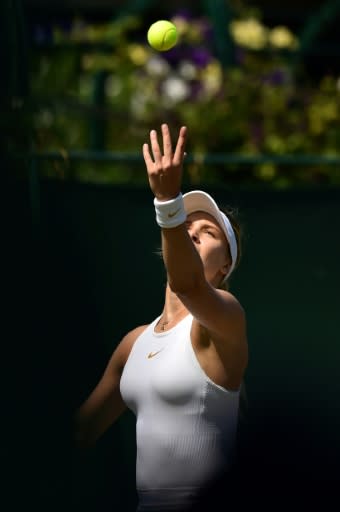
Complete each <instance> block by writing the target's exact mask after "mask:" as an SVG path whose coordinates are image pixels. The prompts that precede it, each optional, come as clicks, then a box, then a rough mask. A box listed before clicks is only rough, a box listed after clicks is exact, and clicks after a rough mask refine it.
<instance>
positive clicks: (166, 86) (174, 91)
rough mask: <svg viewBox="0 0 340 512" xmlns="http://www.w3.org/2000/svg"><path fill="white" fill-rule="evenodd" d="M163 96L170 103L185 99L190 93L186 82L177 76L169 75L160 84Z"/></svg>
mask: <svg viewBox="0 0 340 512" xmlns="http://www.w3.org/2000/svg"><path fill="white" fill-rule="evenodd" d="M162 93H163V97H164V99H165V100H166V101H167V102H170V103H172V104H176V103H179V102H180V101H183V100H185V99H186V98H187V97H188V96H189V94H190V88H189V86H188V84H187V83H186V82H185V81H184V80H182V78H180V77H178V76H170V77H169V78H167V79H166V80H165V81H164V82H163V84H162Z"/></svg>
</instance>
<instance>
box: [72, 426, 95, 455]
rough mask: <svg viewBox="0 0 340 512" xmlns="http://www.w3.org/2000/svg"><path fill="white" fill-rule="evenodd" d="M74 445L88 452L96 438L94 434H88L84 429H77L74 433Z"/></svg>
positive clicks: (78, 449) (79, 449) (80, 450)
mask: <svg viewBox="0 0 340 512" xmlns="http://www.w3.org/2000/svg"><path fill="white" fill-rule="evenodd" d="M73 442H74V447H75V448H76V450H77V451H79V452H86V451H88V450H90V449H91V448H93V447H94V446H95V444H96V440H95V439H94V437H93V436H90V435H88V434H87V433H86V432H84V431H80V430H76V431H75V432H74V435H73Z"/></svg>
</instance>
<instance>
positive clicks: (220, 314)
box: [178, 281, 248, 369]
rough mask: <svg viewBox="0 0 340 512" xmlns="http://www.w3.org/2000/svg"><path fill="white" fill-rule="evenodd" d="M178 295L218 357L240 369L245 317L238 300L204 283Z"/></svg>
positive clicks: (244, 351) (244, 357)
mask: <svg viewBox="0 0 340 512" xmlns="http://www.w3.org/2000/svg"><path fill="white" fill-rule="evenodd" d="M178 296H179V298H180V300H181V301H182V302H183V304H184V305H185V306H186V307H187V309H188V310H189V311H190V313H191V314H192V315H193V317H194V322H197V323H198V324H199V325H200V326H202V327H203V328H204V331H206V332H207V334H208V337H209V339H210V340H211V341H212V342H213V343H214V344H215V346H216V348H217V349H218V351H219V353H220V354H221V355H222V357H225V358H226V359H228V361H229V362H231V363H233V362H234V363H235V365H237V366H240V367H242V368H243V369H244V368H245V366H246V365H247V360H248V347H247V333H246V317H245V312H244V309H243V308H242V306H241V304H240V303H239V302H238V300H237V299H236V298H235V297H234V296H233V295H232V294H231V293H229V292H226V291H224V290H218V289H216V288H214V287H213V286H211V285H210V284H209V283H208V282H206V281H203V282H201V283H200V284H199V285H197V286H196V287H195V289H192V290H189V291H188V292H186V293H185V294H178ZM198 332H202V330H201V329H200V330H198Z"/></svg>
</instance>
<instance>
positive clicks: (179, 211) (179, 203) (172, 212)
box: [153, 193, 187, 228]
mask: <svg viewBox="0 0 340 512" xmlns="http://www.w3.org/2000/svg"><path fill="white" fill-rule="evenodd" d="M153 203H154V205H155V211H156V221H157V224H158V225H159V226H160V227H161V228H175V227H177V226H179V225H180V224H183V223H184V222H185V221H186V218H187V214H186V212H185V209H184V201H183V196H182V194H181V193H179V195H178V196H177V197H175V199H170V201H159V200H158V199H157V198H156V197H155V199H154V201H153Z"/></svg>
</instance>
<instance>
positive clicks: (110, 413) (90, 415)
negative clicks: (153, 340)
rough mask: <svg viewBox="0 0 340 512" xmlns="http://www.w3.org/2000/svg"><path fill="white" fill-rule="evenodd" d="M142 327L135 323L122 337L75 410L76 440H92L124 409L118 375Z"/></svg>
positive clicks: (90, 441) (78, 442)
mask: <svg viewBox="0 0 340 512" xmlns="http://www.w3.org/2000/svg"><path fill="white" fill-rule="evenodd" d="M145 327H146V326H141V327H137V328H136V329H134V330H133V331H130V332H129V333H128V334H127V335H126V336H125V337H124V338H123V339H122V341H121V342H120V343H119V345H118V346H117V348H116V349H115V351H114V352H113V354H112V356H111V358H110V360H109V362H108V364H107V366H106V369H105V371H104V373H103V375H102V377H101V379H100V381H99V382H98V384H97V386H96V387H95V388H94V390H93V391H92V393H91V394H90V395H89V397H88V398H87V400H85V402H84V403H83V404H82V405H81V406H80V407H79V409H78V410H77V411H76V414H75V418H74V420H75V437H76V442H77V444H79V445H88V444H92V443H94V442H95V441H96V440H97V438H98V437H99V436H100V435H101V434H103V433H104V431H105V430H106V429H107V428H108V427H109V426H110V425H111V424H112V423H113V422H114V421H115V420H117V419H118V417H119V416H120V415H121V414H122V413H123V412H124V410H125V409H126V406H125V403H124V402H123V399H122V397H121V394H120V389H119V383H120V377H121V374H122V371H123V369H124V365H125V363H126V361H127V358H128V357H129V354H130V351H131V348H132V346H133V344H134V342H135V341H136V339H137V337H138V336H139V335H140V334H141V333H142V332H143V330H144V329H145Z"/></svg>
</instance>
